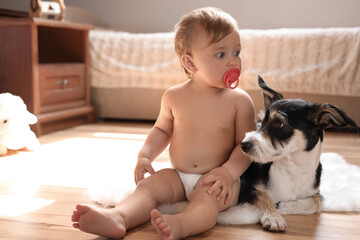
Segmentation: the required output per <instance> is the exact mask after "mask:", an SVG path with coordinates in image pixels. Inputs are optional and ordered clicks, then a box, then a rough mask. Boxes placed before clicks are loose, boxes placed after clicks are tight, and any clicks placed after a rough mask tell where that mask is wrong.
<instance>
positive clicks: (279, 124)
mask: <svg viewBox="0 0 360 240" xmlns="http://www.w3.org/2000/svg"><path fill="white" fill-rule="evenodd" d="M283 126H284V124H283V123H282V122H281V121H276V122H274V127H275V128H277V129H280V128H282V127H283Z"/></svg>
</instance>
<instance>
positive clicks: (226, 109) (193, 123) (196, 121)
mask: <svg viewBox="0 0 360 240" xmlns="http://www.w3.org/2000/svg"><path fill="white" fill-rule="evenodd" d="M173 115H174V123H175V125H181V126H186V127H187V128H188V129H198V130H199V129H203V130H215V131H216V130H221V129H232V130H233V129H234V125H235V116H236V109H235V106H234V105H232V104H226V103H224V102H211V103H206V104H205V103H201V102H192V103H188V104H179V105H178V106H175V107H174V109H173Z"/></svg>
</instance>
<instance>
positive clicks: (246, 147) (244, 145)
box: [241, 142, 253, 152]
mask: <svg viewBox="0 0 360 240" xmlns="http://www.w3.org/2000/svg"><path fill="white" fill-rule="evenodd" d="M252 147H253V143H252V142H242V143H241V148H242V150H243V151H244V152H249V151H250V150H251V149H252Z"/></svg>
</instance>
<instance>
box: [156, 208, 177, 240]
mask: <svg viewBox="0 0 360 240" xmlns="http://www.w3.org/2000/svg"><path fill="white" fill-rule="evenodd" d="M151 224H152V225H153V227H154V228H155V230H156V231H157V232H158V233H159V234H160V238H161V239H163V240H174V239H180V238H181V237H182V236H181V234H182V232H181V229H180V228H181V222H180V221H179V219H177V218H176V217H175V216H173V215H162V214H161V213H160V212H159V211H158V210H156V209H154V210H152V211H151Z"/></svg>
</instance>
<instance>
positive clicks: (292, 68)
mask: <svg viewBox="0 0 360 240" xmlns="http://www.w3.org/2000/svg"><path fill="white" fill-rule="evenodd" d="M239 32H240V36H241V44H242V53H241V55H242V59H243V71H242V75H241V77H240V85H239V87H241V88H243V89H244V90H258V86H257V76H256V75H258V74H260V75H262V76H263V77H264V78H265V79H266V81H267V82H268V83H269V84H270V85H271V86H272V87H273V88H274V89H277V90H278V91H279V92H292V93H309V94H328V95H338V96H339V95H342V96H360V66H359V65H360V61H359V59H360V27H356V28H318V29H271V30H240V31H239ZM89 38H90V62H91V67H90V79H91V85H92V86H93V87H101V88H124V87H126V88H155V89H166V88H169V87H171V86H173V85H175V84H178V83H181V82H183V81H185V80H186V76H185V74H184V72H183V70H182V69H181V67H180V61H179V59H178V57H177V56H176V54H175V52H174V50H173V45H174V44H173V39H174V33H173V32H168V33H152V34H150V33H146V34H139V33H128V32H120V31H114V30H111V29H95V30H92V31H90V34H89Z"/></svg>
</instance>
